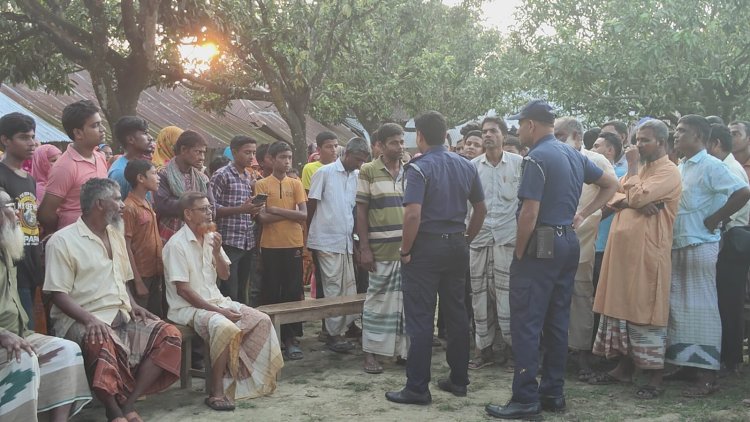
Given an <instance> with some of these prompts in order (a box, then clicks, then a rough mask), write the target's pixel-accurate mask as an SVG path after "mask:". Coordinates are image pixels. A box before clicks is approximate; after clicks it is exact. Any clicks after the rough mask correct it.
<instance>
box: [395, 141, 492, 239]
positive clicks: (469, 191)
mask: <svg viewBox="0 0 750 422" xmlns="http://www.w3.org/2000/svg"><path fill="white" fill-rule="evenodd" d="M405 175H406V188H405V190H404V205H408V204H421V205H422V216H421V217H422V218H421V223H420V225H419V231H420V232H425V233H459V232H463V231H465V230H466V213H467V211H468V204H467V201H469V202H470V203H472V204H476V203H478V202H482V201H484V191H483V190H482V182H481V181H480V180H479V174H478V173H477V168H476V167H474V165H473V164H471V162H470V161H468V160H466V159H464V158H462V157H460V156H459V155H458V154H455V153H453V152H449V151H448V150H447V149H446V148H445V146H443V145H439V146H434V147H432V148H430V149H429V150H427V151H426V152H425V153H424V154H423V155H421V156H419V157H417V158H414V159H412V160H411V161H410V162H409V164H407V165H406V167H405Z"/></svg>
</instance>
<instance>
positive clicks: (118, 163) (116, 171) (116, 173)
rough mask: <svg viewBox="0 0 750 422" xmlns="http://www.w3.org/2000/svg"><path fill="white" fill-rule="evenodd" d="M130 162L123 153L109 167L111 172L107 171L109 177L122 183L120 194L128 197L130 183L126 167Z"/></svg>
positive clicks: (119, 183)
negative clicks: (126, 178)
mask: <svg viewBox="0 0 750 422" xmlns="http://www.w3.org/2000/svg"><path fill="white" fill-rule="evenodd" d="M128 162H129V161H128V159H127V158H125V156H124V155H122V156H120V158H118V159H116V160H115V162H114V163H112V165H111V166H110V167H109V172H107V177H109V178H110V179H112V180H114V181H115V182H117V184H118V185H120V195H122V197H123V198H127V197H128V194H129V193H130V183H128V181H127V180H125V167H126V166H127V165H128Z"/></svg>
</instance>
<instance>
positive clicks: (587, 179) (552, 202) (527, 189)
mask: <svg viewBox="0 0 750 422" xmlns="http://www.w3.org/2000/svg"><path fill="white" fill-rule="evenodd" d="M600 177H602V170H601V169H600V168H599V167H597V166H596V165H595V164H594V163H592V162H591V161H589V159H588V158H586V157H585V156H584V155H583V154H581V153H580V152H578V151H576V150H575V149H573V148H572V147H571V146H569V145H567V144H565V143H563V142H560V141H558V140H557V139H555V137H554V135H552V134H550V135H547V136H545V137H544V138H542V139H540V140H539V141H538V142H537V143H536V145H534V146H533V147H532V148H531V150H530V151H529V154H528V155H527V156H526V157H525V158H524V161H523V170H522V173H521V182H520V184H519V186H518V199H520V200H521V202H520V203H519V210H520V209H521V205H522V204H523V200H524V199H530V200H534V201H539V202H540V204H539V217H538V218H537V224H538V225H546V226H569V225H571V224H573V217H575V215H576V209H577V208H578V200H579V199H580V198H581V189H582V188H583V183H593V182H595V181H597V180H599V178H600Z"/></svg>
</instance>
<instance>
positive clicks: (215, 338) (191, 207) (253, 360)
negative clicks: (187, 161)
mask: <svg viewBox="0 0 750 422" xmlns="http://www.w3.org/2000/svg"><path fill="white" fill-rule="evenodd" d="M179 203H180V208H181V209H182V217H183V219H184V220H185V225H184V226H183V227H182V228H181V229H180V230H179V231H178V232H177V233H175V234H174V236H172V238H171V239H169V241H168V242H167V244H166V245H164V251H163V253H162V256H163V258H164V275H165V280H166V281H167V283H166V290H167V302H168V303H169V313H168V316H169V319H170V320H171V321H173V322H175V323H177V324H182V325H188V326H190V327H192V328H193V329H194V330H195V331H196V332H197V333H198V335H199V336H200V337H201V338H202V339H203V340H205V341H206V342H207V343H208V344H209V350H210V353H209V355H210V357H211V379H210V380H206V386H207V390H208V394H209V396H208V398H206V405H208V406H209V407H210V408H212V409H214V410H233V409H234V400H235V399H243V398H254V397H259V396H265V395H268V394H271V393H273V391H274V390H275V389H276V374H277V373H278V371H279V370H280V369H281V367H282V366H284V360H283V358H282V356H281V349H280V348H279V341H278V339H277V337H276V332H275V330H274V328H273V324H272V323H271V319H270V318H269V317H268V316H267V315H266V314H264V313H262V312H259V311H256V310H255V309H253V308H250V307H249V306H245V305H243V304H241V303H238V302H234V301H232V300H231V299H230V298H228V297H225V296H223V295H222V294H221V292H220V291H219V287H218V285H217V284H216V276H217V273H218V276H219V278H220V279H222V280H226V279H227V278H229V264H230V262H229V258H228V257H227V255H226V254H225V253H224V251H223V250H222V248H221V235H220V234H219V233H218V232H216V231H215V228H214V227H215V226H214V225H213V224H212V223H211V206H210V204H209V202H208V198H207V197H206V195H205V194H203V193H201V192H185V193H184V194H182V196H181V197H180V201H179Z"/></svg>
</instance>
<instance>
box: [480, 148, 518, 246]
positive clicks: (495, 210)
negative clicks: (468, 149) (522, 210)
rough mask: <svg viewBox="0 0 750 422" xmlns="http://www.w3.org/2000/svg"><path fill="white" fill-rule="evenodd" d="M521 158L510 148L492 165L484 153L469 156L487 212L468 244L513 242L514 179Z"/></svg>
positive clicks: (514, 235)
mask: <svg viewBox="0 0 750 422" xmlns="http://www.w3.org/2000/svg"><path fill="white" fill-rule="evenodd" d="M522 162H523V157H521V156H520V155H518V154H513V153H510V152H503V155H502V157H501V158H500V162H499V163H498V164H497V165H496V166H495V165H492V163H491V162H490V161H489V160H488V159H487V154H482V155H480V156H479V157H476V158H474V159H473V160H471V163H472V164H474V166H475V167H476V168H477V173H478V174H479V180H481V181H482V188H483V189H484V202H485V204H486V205H487V216H486V217H485V218H484V223H483V224H482V228H481V229H480V230H479V233H478V234H477V236H476V237H475V238H474V241H472V242H471V247H473V248H481V247H485V246H492V245H515V243H516V210H517V209H518V183H519V181H520V179H521V163H522Z"/></svg>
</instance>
